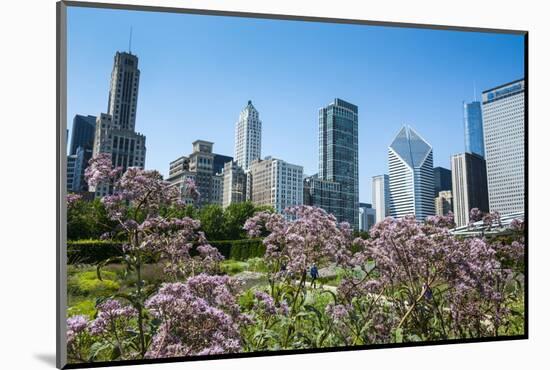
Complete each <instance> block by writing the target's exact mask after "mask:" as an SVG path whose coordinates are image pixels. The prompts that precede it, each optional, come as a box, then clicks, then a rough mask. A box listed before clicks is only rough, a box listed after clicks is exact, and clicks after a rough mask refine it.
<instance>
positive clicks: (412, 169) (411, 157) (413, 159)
mask: <svg viewBox="0 0 550 370" xmlns="http://www.w3.org/2000/svg"><path fill="white" fill-rule="evenodd" d="M388 157H389V170H390V171H389V172H390V173H389V177H390V213H391V216H392V217H404V216H407V215H416V218H417V219H418V220H423V219H425V218H426V217H427V216H432V215H434V214H435V206H434V197H433V192H434V172H433V152H432V147H431V145H430V144H428V143H427V142H426V141H425V140H424V139H423V138H422V137H421V136H420V135H418V133H416V132H415V131H414V130H413V129H412V128H411V127H409V126H403V127H402V128H401V130H400V131H399V133H398V134H397V136H396V137H395V139H393V142H392V143H391V144H390V146H389V148H388Z"/></svg>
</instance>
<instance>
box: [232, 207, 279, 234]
mask: <svg viewBox="0 0 550 370" xmlns="http://www.w3.org/2000/svg"><path fill="white" fill-rule="evenodd" d="M269 209H271V208H270V207H265V206H255V205H254V204H253V203H252V202H242V203H233V204H231V205H230V206H229V207H227V208H226V209H225V213H224V215H225V229H226V236H227V238H226V239H229V240H237V239H245V238H246V232H245V231H244V230H243V226H244V223H245V222H246V220H248V219H249V218H250V217H252V216H254V213H256V212H258V211H261V210H262V211H266V210H269Z"/></svg>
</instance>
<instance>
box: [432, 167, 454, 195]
mask: <svg viewBox="0 0 550 370" xmlns="http://www.w3.org/2000/svg"><path fill="white" fill-rule="evenodd" d="M452 187H453V183H452V181H451V170H448V169H446V168H443V167H435V168H434V196H435V197H437V196H439V192H440V191H444V190H451V189H452Z"/></svg>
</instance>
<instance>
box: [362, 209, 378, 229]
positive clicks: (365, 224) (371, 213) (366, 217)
mask: <svg viewBox="0 0 550 370" xmlns="http://www.w3.org/2000/svg"><path fill="white" fill-rule="evenodd" d="M375 223H376V210H375V209H374V208H372V205H371V204H370V203H359V230H360V231H369V230H370V228H371V227H372V226H373V225H374V224H375Z"/></svg>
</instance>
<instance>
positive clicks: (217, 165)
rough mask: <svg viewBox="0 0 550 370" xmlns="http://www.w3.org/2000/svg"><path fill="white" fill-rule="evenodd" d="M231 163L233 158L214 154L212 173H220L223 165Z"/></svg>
mask: <svg viewBox="0 0 550 370" xmlns="http://www.w3.org/2000/svg"><path fill="white" fill-rule="evenodd" d="M231 161H233V157H230V156H228V155H221V154H216V153H214V165H213V170H214V173H222V172H223V168H224V166H225V164H226V163H227V162H231Z"/></svg>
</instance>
